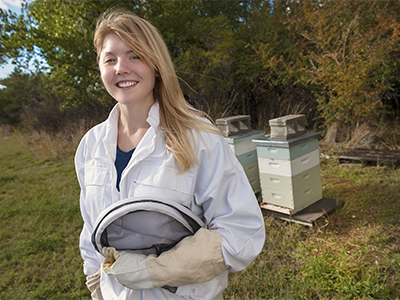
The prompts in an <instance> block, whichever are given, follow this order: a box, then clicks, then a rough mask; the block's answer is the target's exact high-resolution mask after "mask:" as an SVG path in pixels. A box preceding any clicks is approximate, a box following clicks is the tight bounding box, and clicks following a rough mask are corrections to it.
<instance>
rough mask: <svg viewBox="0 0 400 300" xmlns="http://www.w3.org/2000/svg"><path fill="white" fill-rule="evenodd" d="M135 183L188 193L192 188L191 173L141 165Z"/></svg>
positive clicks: (167, 190) (183, 193)
mask: <svg viewBox="0 0 400 300" xmlns="http://www.w3.org/2000/svg"><path fill="white" fill-rule="evenodd" d="M135 184H139V185H143V187H152V188H156V189H160V190H164V191H166V192H175V193H180V194H182V195H188V194H190V192H191V190H192V184H193V175H192V174H189V173H179V172H178V171H177V170H176V169H173V168H166V167H143V168H142V170H141V171H140V173H139V175H138V177H137V179H136V181H135Z"/></svg>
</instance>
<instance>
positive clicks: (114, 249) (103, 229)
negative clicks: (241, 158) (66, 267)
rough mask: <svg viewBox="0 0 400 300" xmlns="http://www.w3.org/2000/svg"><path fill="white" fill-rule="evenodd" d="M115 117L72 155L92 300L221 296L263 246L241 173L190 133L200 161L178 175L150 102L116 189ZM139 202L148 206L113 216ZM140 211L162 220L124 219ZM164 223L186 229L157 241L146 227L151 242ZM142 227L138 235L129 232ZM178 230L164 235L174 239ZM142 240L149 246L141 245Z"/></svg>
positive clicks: (216, 146) (218, 146)
mask: <svg viewBox="0 0 400 300" xmlns="http://www.w3.org/2000/svg"><path fill="white" fill-rule="evenodd" d="M119 114H120V110H119V105H118V104H117V105H116V106H115V107H114V109H113V110H112V111H111V113H110V116H109V118H108V119H107V120H106V121H105V122H103V123H101V124H99V125H97V126H95V127H94V128H92V129H91V130H90V131H89V132H88V133H87V134H86V135H85V136H84V137H83V139H82V141H81V143H80V145H79V147H78V150H77V153H76V156H75V165H76V172H77V176H78V181H79V184H80V186H81V195H80V207H81V213H82V217H83V220H84V226H83V229H82V233H81V236H80V250H81V256H82V258H83V260H84V265H83V266H84V273H85V274H86V275H87V276H88V281H87V284H88V286H90V287H89V289H91V291H92V296H93V298H96V297H99V298H100V297H102V298H103V299H107V300H108V299H215V298H218V297H221V295H222V291H223V290H224V289H225V288H226V287H227V282H228V277H227V276H228V272H237V271H240V270H243V269H244V268H246V267H247V266H248V265H249V264H250V263H251V262H252V261H253V260H254V259H255V257H256V256H257V255H258V254H259V253H260V251H261V249H262V247H263V244H264V239H265V229H264V222H263V217H262V213H261V211H260V209H259V206H258V203H257V200H256V199H255V196H254V193H253V190H252V188H251V186H250V184H249V182H248V179H247V177H246V175H245V173H244V171H243V168H242V166H241V165H240V163H239V162H238V160H237V159H236V157H235V155H234V153H233V151H232V150H231V149H230V148H229V146H228V144H227V143H226V141H225V140H224V138H223V137H222V136H220V135H217V134H212V133H203V132H193V139H194V140H193V143H194V145H195V147H196V154H197V157H198V161H199V163H198V164H197V165H195V167H193V168H191V169H189V170H188V171H186V172H184V173H182V172H180V170H179V167H178V164H177V162H176V161H175V158H174V156H173V154H172V152H170V151H168V150H167V147H166V144H165V139H164V135H163V132H162V129H161V127H160V121H159V106H158V103H157V102H156V103H155V104H154V105H153V106H152V107H151V109H150V112H149V115H148V118H147V122H148V123H149V124H150V128H149V129H148V131H147V132H146V134H145V136H144V137H143V138H142V140H141V141H140V143H139V145H138V146H137V147H136V149H135V151H134V152H133V155H132V158H131V160H130V161H129V163H128V165H127V167H126V168H125V170H124V171H123V173H122V176H121V181H120V185H119V187H120V190H119V191H118V189H117V188H116V178H117V173H116V169H115V167H114V161H115V157H116V149H117V130H118V118H119ZM141 201H142V202H144V203H146V208H144V207H143V206H141V207H140V208H139V209H137V207H138V206H137V207H136V208H133V207H131V208H127V209H126V210H125V211H124V212H121V211H123V209H120V210H119V212H118V213H115V210H113V208H115V207H118V208H121V207H122V206H120V204H126V203H128V202H130V203H131V205H133V206H134V205H138V203H140V202H141ZM142 204H143V203H142ZM154 204H155V205H154ZM162 205H164V206H163V207H164V208H165V207H168V209H166V210H169V209H172V210H170V213H168V212H166V210H165V211H164V210H163V209H162V208H160V207H161V206H162ZM139 206H140V205H139ZM130 209H132V210H131V211H130ZM137 211H142V212H143V211H146V212H149V213H152V214H154V213H155V214H157V213H159V214H160V216H159V217H154V218H147V217H146V216H144V215H142V218H141V220H143V222H145V221H147V223H146V222H145V224H144V223H143V222H141V221H138V218H135V217H133V216H134V214H129V212H137ZM171 211H175V212H174V213H172V212H171ZM111 212H112V213H113V214H115V215H116V217H115V218H114V217H110V213H111ZM104 216H108V217H104ZM122 216H125V221H122V220H121V217H122ZM165 216H167V217H165ZM139 217H140V216H139ZM166 218H172V219H174V220H175V221H177V223H179V224H178V227H179V226H183V227H182V228H186V229H188V232H186V233H181V234H179V233H178V234H177V236H165V235H164V234H160V236H158V237H157V238H160V239H161V242H160V241H153V240H152V239H151V238H149V237H147V238H146V228H148V229H149V234H148V235H149V236H152V235H154V233H155V232H158V231H159V230H161V229H162V228H163V224H167V223H168V221H167V219H166ZM128 220H129V221H128ZM135 222H136V223H135ZM185 222H186V223H185ZM121 224H125V225H121ZM140 225H143V226H140ZM129 226H130V227H129ZM128 227H129V228H130V229H129V228H128ZM139 227H142V228H141V231H140V234H139V235H140V236H141V237H142V238H137V235H138V233H137V232H136V233H135V232H134V231H135V229H137V228H139ZM178 227H175V229H170V230H167V231H169V232H170V231H172V232H180V229H179V228H180V227H179V228H178ZM121 228H123V229H124V230H122V231H119V229H121ZM155 228H156V229H155ZM157 228H158V229H157ZM171 228H172V227H171ZM176 228H178V229H176ZM143 230H144V231H143ZM182 230H183V229H182ZM183 231H185V230H183ZM183 231H182V232H183ZM119 232H120V233H119ZM132 232H134V233H132ZM119 234H120V236H119ZM130 236H132V238H130ZM135 236H136V239H135V238H134V237H135ZM163 238H165V239H164V240H163ZM146 239H147V242H149V243H148V244H146V243H141V242H137V241H139V240H140V241H143V240H146ZM138 245H139V246H138ZM135 247H136V248H135ZM138 249H139V250H141V251H138ZM202 266H203V268H202Z"/></svg>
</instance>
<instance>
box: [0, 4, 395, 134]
mask: <svg viewBox="0 0 400 300" xmlns="http://www.w3.org/2000/svg"><path fill="white" fill-rule="evenodd" d="M112 6H119V7H125V8H128V9H130V10H132V11H134V12H135V13H136V14H138V15H139V16H142V17H144V18H146V19H148V20H149V21H150V22H152V23H153V24H154V25H155V26H156V27H157V28H158V29H159V30H160V32H161V34H162V35H163V37H164V39H165V41H166V44H167V46H168V48H169V50H170V52H171V56H172V59H173V61H174V63H175V66H176V69H177V73H178V76H179V77H180V78H181V83H182V89H183V91H184V93H185V96H186V99H187V100H188V102H190V103H191V104H193V105H195V106H196V107H198V108H199V109H202V110H205V111H206V112H207V113H209V114H210V116H211V117H212V118H213V119H216V118H220V117H225V116H229V115H234V114H249V115H251V117H252V121H253V125H255V127H258V128H259V129H267V128H266V127H267V125H266V123H268V122H267V121H268V120H269V119H271V118H275V117H278V116H282V115H285V114H291V113H304V114H306V116H307V120H308V127H309V128H310V129H314V128H315V127H316V126H319V125H322V124H325V125H330V124H332V123H339V124H341V125H344V126H355V125H356V124H357V123H370V124H374V123H376V122H378V121H379V119H384V118H386V117H389V118H391V119H395V118H396V117H398V116H399V114H400V107H399V89H400V82H399V79H398V78H399V76H398V74H399V71H400V63H399V58H400V56H399V53H400V52H399V32H400V31H399V30H400V27H399V26H400V25H399V24H400V22H399V17H400V2H398V1H396V0H382V1H372V2H371V1H363V0H361V1H360V0H349V1H342V0H339V1H331V0H306V1H292V0H275V1H268V0H246V1H239V0H233V1H209V0H185V1H163V0H152V1H142V0H132V1H116V0H102V1H98V0H82V1H73V0H35V1H32V2H31V1H29V2H27V3H25V5H24V6H23V9H22V14H21V15H20V16H18V15H16V14H14V13H12V12H6V11H4V10H1V12H0V38H1V41H2V43H1V45H0V63H2V62H3V61H4V59H5V58H14V60H15V61H16V62H17V63H18V64H19V66H20V68H21V69H23V67H24V66H27V65H28V61H32V60H36V64H37V66H38V67H39V70H41V71H43V73H44V74H45V76H46V78H47V80H48V82H51V84H52V90H53V91H54V93H55V94H57V95H58V97H60V99H61V100H62V108H66V107H77V106H80V107H82V106H85V105H87V104H91V105H93V103H96V102H99V101H100V102H101V103H103V104H104V105H105V106H106V107H108V108H109V107H110V105H111V104H112V103H113V101H112V99H111V98H110V96H108V94H107V93H106V92H105V90H104V88H103V86H102V84H101V81H100V79H99V72H98V68H97V65H96V59H95V56H96V53H95V51H94V49H93V45H92V37H93V31H94V28H95V24H96V20H97V18H98V16H99V15H100V13H101V12H103V11H105V10H106V9H107V8H109V7H112ZM262 127H263V128H262Z"/></svg>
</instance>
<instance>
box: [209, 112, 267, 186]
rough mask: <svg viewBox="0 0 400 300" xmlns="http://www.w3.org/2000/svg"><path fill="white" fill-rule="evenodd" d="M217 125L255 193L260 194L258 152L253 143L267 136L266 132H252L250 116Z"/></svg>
mask: <svg viewBox="0 0 400 300" xmlns="http://www.w3.org/2000/svg"><path fill="white" fill-rule="evenodd" d="M216 124H217V126H218V128H219V129H220V130H221V132H222V134H223V135H224V136H225V140H226V141H227V142H228V144H229V146H230V147H231V149H232V151H233V152H234V153H235V155H236V157H237V158H238V160H239V162H240V163H241V165H242V166H243V169H244V171H245V173H246V176H247V178H248V180H249V182H250V184H251V187H252V188H253V191H254V192H259V191H260V190H261V186H260V176H259V169H258V160H257V150H256V145H255V144H254V143H253V142H252V141H253V140H254V139H258V138H261V137H263V136H265V131H259V130H252V129H251V126H250V116H248V115H244V116H243V115H239V116H233V117H228V118H223V119H217V120H216Z"/></svg>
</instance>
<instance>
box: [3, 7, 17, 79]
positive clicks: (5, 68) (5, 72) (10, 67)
mask: <svg viewBox="0 0 400 300" xmlns="http://www.w3.org/2000/svg"><path fill="white" fill-rule="evenodd" d="M21 3H22V0H0V8H1V9H6V10H8V9H9V10H11V11H13V12H15V13H19V12H20V11H21ZM13 69H14V66H13V65H12V64H11V62H9V63H8V64H4V65H2V66H0V79H3V78H6V77H8V75H10V73H11V72H12V71H13Z"/></svg>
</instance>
